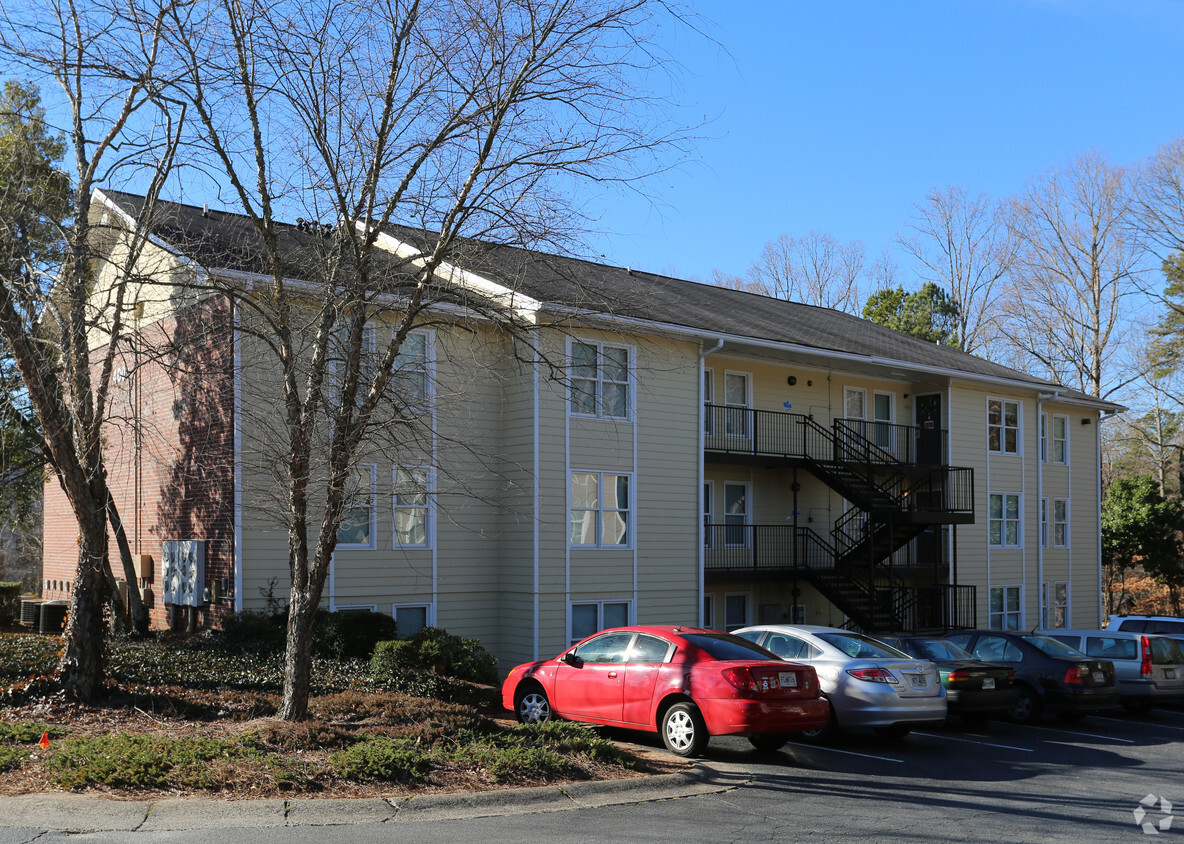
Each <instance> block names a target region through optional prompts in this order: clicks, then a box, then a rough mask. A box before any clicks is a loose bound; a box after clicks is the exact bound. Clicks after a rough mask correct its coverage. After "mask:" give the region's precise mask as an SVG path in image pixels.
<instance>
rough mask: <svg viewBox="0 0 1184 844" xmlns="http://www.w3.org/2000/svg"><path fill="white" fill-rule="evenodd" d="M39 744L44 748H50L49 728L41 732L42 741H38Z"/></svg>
mask: <svg viewBox="0 0 1184 844" xmlns="http://www.w3.org/2000/svg"><path fill="white" fill-rule="evenodd" d="M37 746H38V747H40V748H41V749H42V750H49V730H46V731H45V732H43V733H42V734H41V741H39V742H37Z"/></svg>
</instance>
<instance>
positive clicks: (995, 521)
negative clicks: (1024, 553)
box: [987, 492, 1020, 548]
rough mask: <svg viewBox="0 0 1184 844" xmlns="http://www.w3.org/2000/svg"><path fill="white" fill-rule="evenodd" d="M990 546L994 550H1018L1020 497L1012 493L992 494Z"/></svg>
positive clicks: (989, 523)
mask: <svg viewBox="0 0 1184 844" xmlns="http://www.w3.org/2000/svg"><path fill="white" fill-rule="evenodd" d="M987 536H988V539H987V541H988V544H989V545H991V546H992V547H993V548H1018V547H1019V544H1020V497H1019V495H1018V494H1017V493H1012V492H992V493H991V495H990V502H989V506H988V512H987Z"/></svg>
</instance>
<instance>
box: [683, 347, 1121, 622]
mask: <svg viewBox="0 0 1184 844" xmlns="http://www.w3.org/2000/svg"><path fill="white" fill-rule="evenodd" d="M723 347H724V341H723V340H722V339H718V340H716V341H715V345H714V346H712V347H711V348H710V349H706V350H704V348H703V341H702V340H700V341H699V414H700V417H699V437H698V438H699V487H698V489H699V496H700V501H699V512H698V513H697V514H696V515H695V524H697V525H698V526H699V530H698V533H699V626H700V627H703V626H705V625H706V624H707V619H706V618H704V617H703V603H704V601H703V599H704V597H705V596H706V595H707V584H706V578H705V570H706V569H705V567H706V565H707V552H706V549H705V548H704V537H703V501H702V495H703V484H704V481H705V474H706V470H705V467H704V462H705V461H704V459H703V448H704V447H705V446H706V445H707V443H706V441H705V439H704V437H703V427H704V423H703V417H702V414H704V413H706V412H707V409H706V406H705V400H706V398H707V396H706V395H704V392H703V370H704V368H705V367H704V361H706V359H707V356H708V355H713V354H715V353H716V352H718V351H719V350H720V349H722V348H723ZM1099 571H1100V570H1099ZM713 620H714V619H713Z"/></svg>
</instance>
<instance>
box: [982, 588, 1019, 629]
mask: <svg viewBox="0 0 1184 844" xmlns="http://www.w3.org/2000/svg"><path fill="white" fill-rule="evenodd" d="M1022 606H1023V602H1022V600H1021V590H1020V587H1019V586H992V587H991V606H990V620H989V626H990V628H991V629H992V630H1019V629H1020V621H1021V619H1022V616H1023V611H1022V609H1021V607H1022Z"/></svg>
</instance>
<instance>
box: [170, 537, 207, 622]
mask: <svg viewBox="0 0 1184 844" xmlns="http://www.w3.org/2000/svg"><path fill="white" fill-rule="evenodd" d="M160 550H161V554H160V556H161V560H162V561H163V564H164V565H163V571H162V579H163V582H162V583H161V595H162V597H163V598H164V602H165V603H166V604H177V605H180V606H186V607H200V606H202V605H203V604H204V603H205V601H204V600H203V598H202V592H203V591H204V590H205V583H206V544H205V542H203V541H202V540H200V539H170V540H166V541H165V542H162V543H161V549H160Z"/></svg>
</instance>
